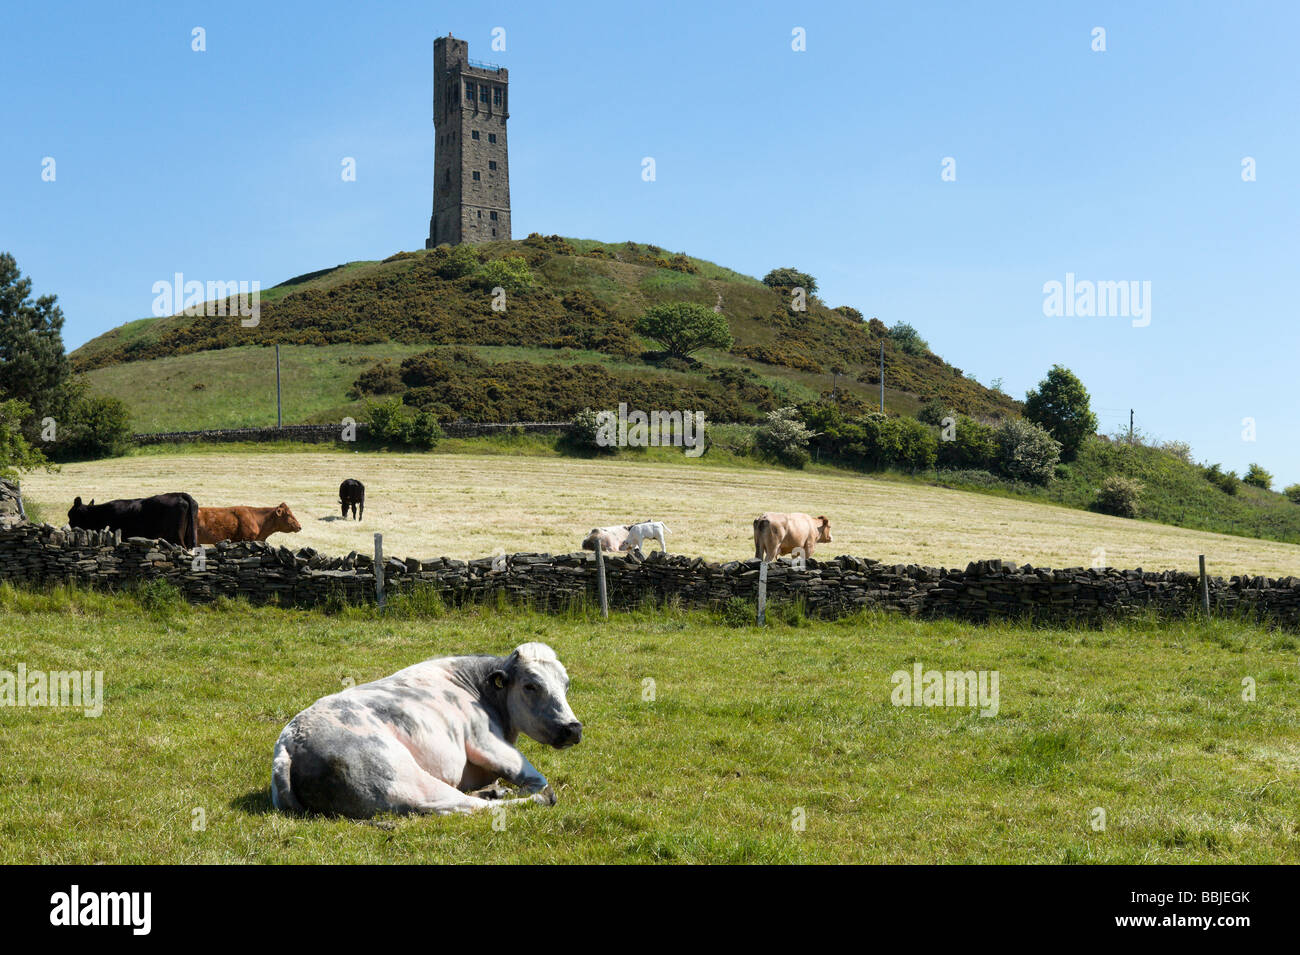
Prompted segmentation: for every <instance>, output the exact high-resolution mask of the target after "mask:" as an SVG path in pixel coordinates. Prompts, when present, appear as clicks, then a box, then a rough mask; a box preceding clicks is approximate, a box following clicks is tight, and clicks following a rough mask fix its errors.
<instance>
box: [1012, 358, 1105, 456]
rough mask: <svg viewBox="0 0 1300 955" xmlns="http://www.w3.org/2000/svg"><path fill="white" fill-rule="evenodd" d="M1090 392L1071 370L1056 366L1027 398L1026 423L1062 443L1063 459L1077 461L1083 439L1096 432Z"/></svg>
mask: <svg viewBox="0 0 1300 955" xmlns="http://www.w3.org/2000/svg"><path fill="white" fill-rule="evenodd" d="M1089 402H1090V399H1089V397H1088V389H1086V388H1084V387H1083V382H1081V381H1080V380H1079V378H1078V376H1076V375H1075V374H1074V372H1072V371H1070V369H1068V368H1064V367H1062V366H1061V365H1053V366H1052V368H1051V370H1050V371H1049V372H1048V373H1047V377H1045V378H1044V379H1043V380H1042V381H1040V382H1039V383H1038V387H1037V388H1032V389H1030V391H1029V393H1028V394H1027V395H1025V420H1026V421H1030V422H1033V423H1034V424H1036V425H1038V426H1039V427H1041V428H1043V429H1044V430H1046V431H1047V433H1048V434H1050V435H1051V436H1052V437H1053V438H1055V439H1056V440H1057V441H1059V442H1060V443H1061V458H1062V460H1065V461H1072V460H1074V458H1075V456H1076V455H1077V454H1078V453H1079V447H1080V445H1082V444H1083V442H1084V439H1086V438H1087V437H1089V436H1090V435H1093V434H1095V433H1096V432H1097V416H1096V415H1095V414H1093V413H1092V409H1091V407H1090V406H1089Z"/></svg>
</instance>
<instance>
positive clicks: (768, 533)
mask: <svg viewBox="0 0 1300 955" xmlns="http://www.w3.org/2000/svg"><path fill="white" fill-rule="evenodd" d="M830 542H831V522H830V518H827V517H820V516H818V517H809V516H808V515H807V514H780V513H777V512H775V511H769V512H767V513H766V514H763V515H762V516H761V517H759V518H758V520H756V521H754V557H755V558H757V559H758V560H776V559H777V558H778V557H780V556H781V555H782V554H791V553H795V552H798V553H799V555H800V556H802V557H811V556H812V552H813V546H814V545H815V544H829V543H830Z"/></svg>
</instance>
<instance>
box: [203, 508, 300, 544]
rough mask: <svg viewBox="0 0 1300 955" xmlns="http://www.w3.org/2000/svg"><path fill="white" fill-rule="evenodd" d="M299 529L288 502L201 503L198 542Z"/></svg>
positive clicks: (263, 536)
mask: <svg viewBox="0 0 1300 955" xmlns="http://www.w3.org/2000/svg"><path fill="white" fill-rule="evenodd" d="M300 530H302V525H301V524H299V523H298V518H296V517H294V516H293V511H291V510H289V505H288V504H285V503H283V502H281V503H280V505H279V506H278V507H200V508H199V543H200V544H215V543H217V542H218V541H264V540H266V539H267V538H268V537H270V536H271V535H272V534H278V533H280V532H281V531H283V532H285V533H288V534H296V533H297V532H298V531H300Z"/></svg>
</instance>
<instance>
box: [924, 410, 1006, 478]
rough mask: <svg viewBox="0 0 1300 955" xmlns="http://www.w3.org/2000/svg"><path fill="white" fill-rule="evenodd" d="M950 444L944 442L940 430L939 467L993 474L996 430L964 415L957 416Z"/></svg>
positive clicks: (996, 439) (995, 463)
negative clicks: (990, 472) (991, 472)
mask: <svg viewBox="0 0 1300 955" xmlns="http://www.w3.org/2000/svg"><path fill="white" fill-rule="evenodd" d="M950 433H951V434H952V440H951V441H945V440H943V434H944V432H943V429H942V428H941V429H940V432H939V436H940V440H939V450H938V463H939V466H940V467H944V468H952V469H954V470H959V471H962V470H976V471H993V470H996V469H997V467H998V437H997V430H996V429H995V428H993V427H992V426H990V425H987V424H984V423H983V422H981V421H976V420H975V419H974V418H971V417H968V416H967V415H958V416H957V420H956V422H955V423H954V425H953V428H952V431H951V432H950Z"/></svg>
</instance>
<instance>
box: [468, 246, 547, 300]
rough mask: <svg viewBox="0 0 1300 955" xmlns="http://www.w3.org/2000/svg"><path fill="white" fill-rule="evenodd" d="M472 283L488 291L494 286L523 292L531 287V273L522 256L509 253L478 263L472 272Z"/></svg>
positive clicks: (509, 290)
mask: <svg viewBox="0 0 1300 955" xmlns="http://www.w3.org/2000/svg"><path fill="white" fill-rule="evenodd" d="M474 284H475V285H476V286H478V287H479V288H480V289H483V290H484V291H488V292H490V291H491V290H492V289H494V288H502V289H505V290H506V291H507V292H512V293H517V292H523V291H525V290H527V289H530V288H532V287H533V273H532V271H531V270H530V269H529V268H528V263H527V262H526V261H524V259H523V258H522V257H520V256H518V255H511V256H507V257H506V258H504V259H493V260H492V261H491V262H484V263H483V264H482V265H480V266H479V268H478V271H477V272H475V273H474Z"/></svg>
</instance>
